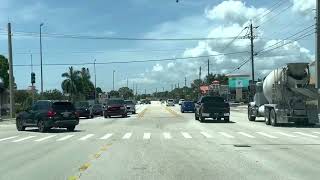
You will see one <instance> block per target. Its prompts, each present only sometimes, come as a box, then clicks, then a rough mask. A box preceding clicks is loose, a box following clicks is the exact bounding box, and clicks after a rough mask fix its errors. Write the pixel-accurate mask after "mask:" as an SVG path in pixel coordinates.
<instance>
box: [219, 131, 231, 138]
mask: <svg viewBox="0 0 320 180" xmlns="http://www.w3.org/2000/svg"><path fill="white" fill-rule="evenodd" d="M219 134H221V135H222V136H225V137H227V138H234V136H231V135H230V134H228V133H225V132H219Z"/></svg>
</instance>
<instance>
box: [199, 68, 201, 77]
mask: <svg viewBox="0 0 320 180" xmlns="http://www.w3.org/2000/svg"><path fill="white" fill-rule="evenodd" d="M199 79H201V66H200V70H199Z"/></svg>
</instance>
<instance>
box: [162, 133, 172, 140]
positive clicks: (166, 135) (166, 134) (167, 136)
mask: <svg viewBox="0 0 320 180" xmlns="http://www.w3.org/2000/svg"><path fill="white" fill-rule="evenodd" d="M163 137H164V138H165V139H171V138H172V137H171V134H170V133H168V132H165V133H163Z"/></svg>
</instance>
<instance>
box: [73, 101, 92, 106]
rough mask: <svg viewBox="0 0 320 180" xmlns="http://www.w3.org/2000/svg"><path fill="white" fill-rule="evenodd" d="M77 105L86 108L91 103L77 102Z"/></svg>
mask: <svg viewBox="0 0 320 180" xmlns="http://www.w3.org/2000/svg"><path fill="white" fill-rule="evenodd" d="M75 105H76V107H84V108H88V107H89V106H90V105H89V102H85V101H84V102H76V103H75Z"/></svg>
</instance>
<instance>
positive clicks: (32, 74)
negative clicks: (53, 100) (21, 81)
mask: <svg viewBox="0 0 320 180" xmlns="http://www.w3.org/2000/svg"><path fill="white" fill-rule="evenodd" d="M30 63H31V91H32V104H33V103H34V91H35V88H34V82H33V80H32V78H33V77H32V76H34V77H35V74H34V72H33V60H32V53H30Z"/></svg>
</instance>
